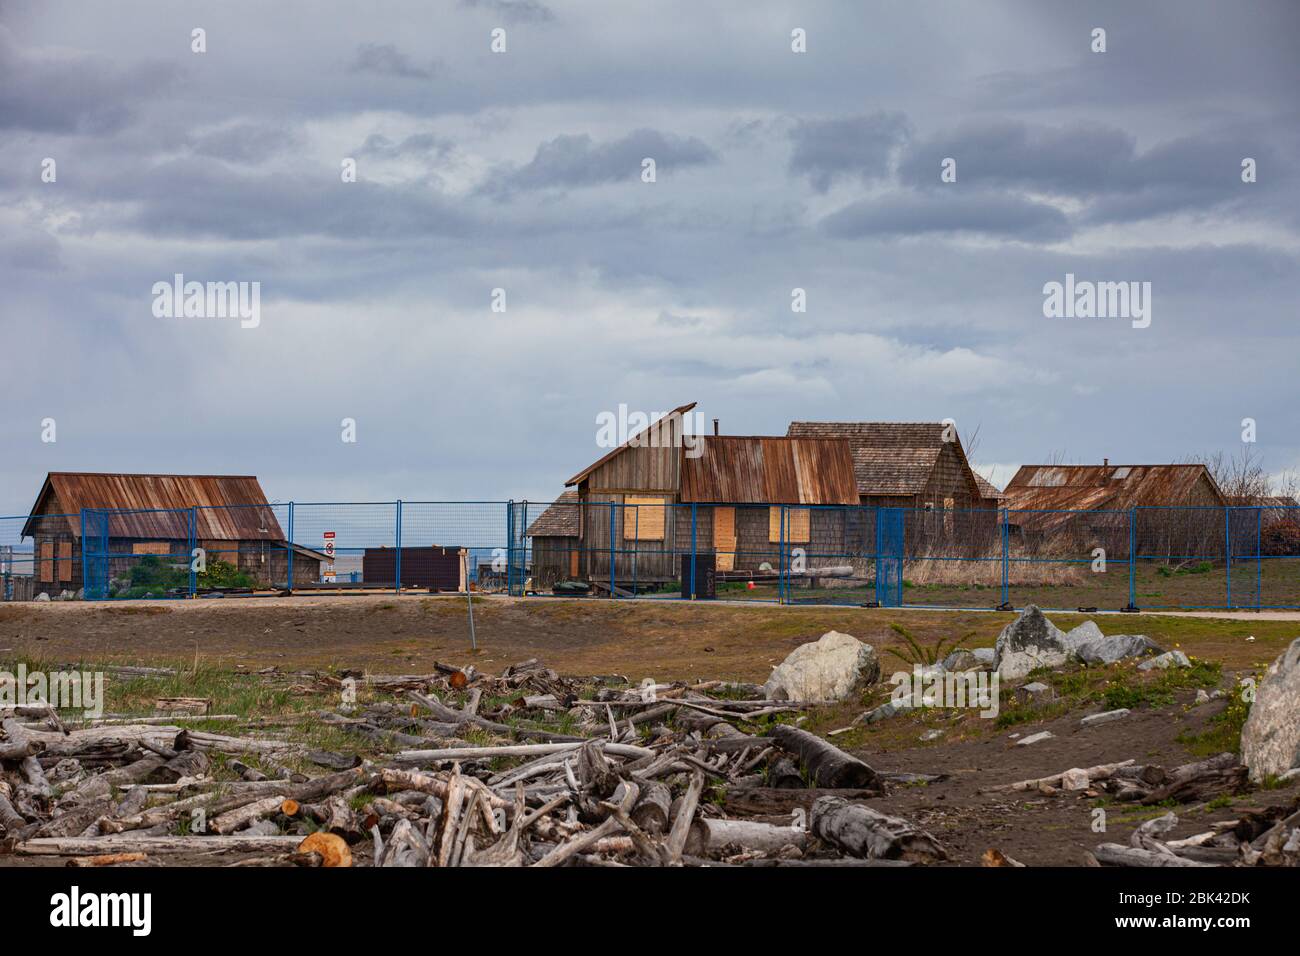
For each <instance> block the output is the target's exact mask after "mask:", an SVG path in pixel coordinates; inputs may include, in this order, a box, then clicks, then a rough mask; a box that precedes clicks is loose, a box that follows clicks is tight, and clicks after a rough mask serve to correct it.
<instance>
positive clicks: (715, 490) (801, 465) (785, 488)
mask: <svg viewBox="0 0 1300 956" xmlns="http://www.w3.org/2000/svg"><path fill="white" fill-rule="evenodd" d="M681 500H682V501H683V502H713V503H730V502H738V503H754V504H768V503H770V504H804V505H855V504H857V503H858V489H857V483H856V482H855V480H854V477H853V456H852V453H851V451H850V449H849V443H848V442H847V441H844V440H843V439H838V438H788V437H787V438H766V437H761V438H754V437H738V436H734V435H723V436H718V435H709V436H706V437H705V438H704V439H703V451H702V453H701V454H700V455H699V456H698V457H695V458H691V457H689V456H688V455H687V454H686V453H685V450H683V453H682V491H681Z"/></svg>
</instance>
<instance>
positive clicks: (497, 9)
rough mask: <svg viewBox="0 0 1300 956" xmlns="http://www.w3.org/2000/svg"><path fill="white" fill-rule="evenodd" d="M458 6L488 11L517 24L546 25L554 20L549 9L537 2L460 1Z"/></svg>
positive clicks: (527, 0)
mask: <svg viewBox="0 0 1300 956" xmlns="http://www.w3.org/2000/svg"><path fill="white" fill-rule="evenodd" d="M460 5H461V6H462V7H468V8H470V9H476V10H488V11H491V12H492V13H495V14H497V15H498V16H502V17H505V19H506V20H513V21H516V22H519V23H546V22H549V21H551V20H554V19H555V13H554V12H553V11H552V10H551V8H550V7H548V6H546V4H544V3H541V2H539V0H460Z"/></svg>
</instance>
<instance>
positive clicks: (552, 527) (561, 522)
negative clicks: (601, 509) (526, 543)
mask: <svg viewBox="0 0 1300 956" xmlns="http://www.w3.org/2000/svg"><path fill="white" fill-rule="evenodd" d="M581 510H582V505H580V504H579V503H578V493H577V492H576V491H572V490H570V491H565V492H563V493H561V495H560V497H558V498H556V499H555V501H553V502H551V504H550V505H549V506H548V507H547V508H546V510H545V511H543V512H542V513H541V514H540V515H538V516H537V519H536V520H535V521H534V522H533V523H532V524H530V525H529V526H528V530H527V531H525V532H524V534H526V535H527V536H528V537H530V538H576V537H577V536H578V535H579V534H580V533H581V532H582V520H581V518H582V514H581Z"/></svg>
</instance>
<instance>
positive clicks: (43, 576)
mask: <svg viewBox="0 0 1300 956" xmlns="http://www.w3.org/2000/svg"><path fill="white" fill-rule="evenodd" d="M37 578H38V579H39V580H41V581H53V580H54V542H53V541H42V542H41V561H40V573H39V574H37Z"/></svg>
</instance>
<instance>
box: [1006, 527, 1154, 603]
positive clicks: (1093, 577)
mask: <svg viewBox="0 0 1300 956" xmlns="http://www.w3.org/2000/svg"><path fill="white" fill-rule="evenodd" d="M1003 517H1004V520H1005V526H1006V533H1005V535H1004V539H1005V544H1004V547H1005V548H1006V553H1007V558H1006V563H1007V573H1006V585H1005V588H1004V593H1005V601H1006V603H1008V604H1010V605H1011V606H1012V607H1017V608H1020V607H1024V606H1025V605H1027V604H1037V605H1038V606H1039V607H1044V608H1058V609H1070V610H1073V609H1075V608H1097V609H1098V610H1110V611H1117V610H1120V609H1121V608H1124V607H1127V606H1128V603H1129V590H1130V584H1131V581H1130V570H1131V564H1132V556H1131V548H1132V543H1131V540H1132V531H1133V529H1132V517H1131V515H1130V513H1129V512H1127V511H1105V510H1097V511H1066V510H1060V509H1008V510H1006V511H1005V512H1004V514H1003Z"/></svg>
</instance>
